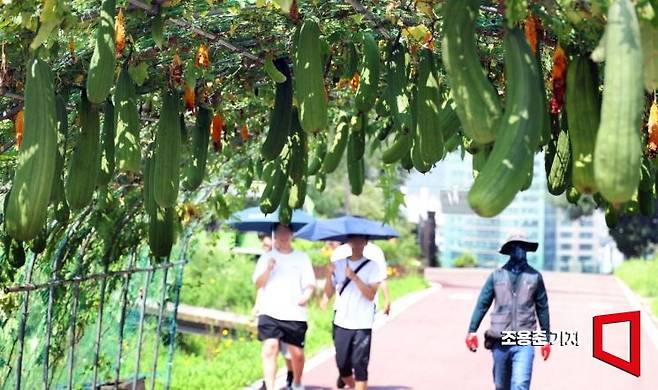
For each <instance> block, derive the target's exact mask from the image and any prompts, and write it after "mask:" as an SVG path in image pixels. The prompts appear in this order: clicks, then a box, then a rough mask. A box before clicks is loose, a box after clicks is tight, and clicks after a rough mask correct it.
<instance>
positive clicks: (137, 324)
mask: <svg viewBox="0 0 658 390" xmlns="http://www.w3.org/2000/svg"><path fill="white" fill-rule="evenodd" d="M189 240H190V233H189V231H187V232H185V233H184V235H183V237H182V240H181V241H180V242H179V245H178V246H177V247H176V251H174V252H172V257H174V256H175V257H176V259H175V260H172V259H171V257H170V258H167V259H155V258H152V257H149V256H148V251H147V250H146V249H145V248H137V249H136V250H135V251H134V252H132V253H131V254H129V255H128V256H124V257H125V259H124V260H123V261H120V262H115V263H114V266H113V267H111V266H110V265H109V264H105V265H103V266H101V267H100V268H101V271H100V272H95V273H91V272H90V273H87V274H83V273H81V272H78V271H79V270H80V269H81V268H83V267H80V263H81V261H82V258H84V253H81V251H82V252H84V250H85V248H84V246H82V248H81V249H80V250H79V251H78V252H77V254H76V259H73V260H75V261H76V262H77V265H76V268H75V269H76V271H75V272H73V275H63V274H62V273H60V272H54V273H53V274H52V275H46V278H45V280H44V281H42V282H36V281H35V280H33V279H34V272H33V271H34V270H35V265H36V264H38V263H39V262H45V261H48V260H49V259H42V258H41V257H40V256H39V255H34V254H32V255H30V256H29V257H28V259H27V264H26V268H25V270H24V272H23V274H22V280H21V281H20V283H19V284H16V285H13V286H5V287H4V288H2V291H3V293H4V298H5V299H14V300H15V302H17V304H18V305H20V306H19V307H18V310H16V311H14V315H13V317H14V318H13V321H11V320H10V321H6V322H5V325H3V328H2V329H1V330H0V335H4V339H3V340H4V342H3V343H2V344H1V345H0V389H1V390H4V389H12V388H13V389H16V390H18V389H33V388H44V389H77V388H82V389H112V388H113V389H135V390H137V389H146V388H147V387H148V388H150V389H154V388H155V387H156V383H157V385H158V388H165V389H168V388H169V387H170V383H171V375H172V369H173V364H172V362H173V354H174V349H175V345H176V336H175V335H176V321H175V318H176V314H177V307H178V303H179V297H180V289H181V285H182V278H183V270H184V266H185V264H186V262H187V246H188V243H189ZM58 260H61V259H56V260H55V261H58ZM69 260H70V259H69ZM60 268H61V267H60V266H59V264H54V267H53V269H55V270H58V269H60ZM112 268H114V269H112ZM91 292H93V294H92V293H91ZM96 293H97V294H96ZM90 297H91V298H90ZM88 298H89V299H88ZM147 300H149V302H153V301H155V302H157V304H158V311H157V314H156V315H153V316H150V317H149V316H148V314H147V313H146V302H147ZM167 303H172V304H173V307H174V310H173V312H171V313H170V314H165V308H166V306H167ZM82 309H84V310H82ZM94 312H95V317H92V316H91V315H90V313H94ZM66 317H68V321H64V322H67V323H65V324H62V321H61V319H62V318H66ZM163 338H165V340H164V342H163V340H162V339H163ZM8 339H11V341H12V342H9V343H7V342H6V341H7V340H8ZM161 344H164V345H166V350H163V349H161V348H160V346H161ZM149 348H150V350H149ZM163 371H164V372H163Z"/></svg>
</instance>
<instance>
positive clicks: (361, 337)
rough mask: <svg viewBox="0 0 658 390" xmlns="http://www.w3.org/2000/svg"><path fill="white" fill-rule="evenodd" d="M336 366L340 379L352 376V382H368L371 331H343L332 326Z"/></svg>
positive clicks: (338, 327) (343, 329)
mask: <svg viewBox="0 0 658 390" xmlns="http://www.w3.org/2000/svg"><path fill="white" fill-rule="evenodd" d="M333 336H334V345H335V347H336V365H337V366H338V372H339V373H340V376H341V377H342V378H345V377H348V376H352V375H354V380H355V381H358V382H364V381H367V380H368V363H370V343H371V339H372V329H345V328H341V327H340V326H336V325H334V335H333Z"/></svg>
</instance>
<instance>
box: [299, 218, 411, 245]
mask: <svg viewBox="0 0 658 390" xmlns="http://www.w3.org/2000/svg"><path fill="white" fill-rule="evenodd" d="M356 234H358V235H365V236H368V238H369V239H370V240H386V239H389V238H393V237H399V236H400V234H399V233H398V232H397V231H395V229H393V228H392V227H391V226H389V225H387V224H385V223H382V222H376V221H372V220H370V219H367V218H363V217H355V216H351V215H348V216H345V217H339V218H332V219H327V220H324V221H315V222H313V223H310V224H308V225H306V226H304V227H303V228H302V229H300V230H299V231H298V232H297V233H295V237H297V238H304V239H307V240H311V241H343V242H344V241H347V236H349V235H356Z"/></svg>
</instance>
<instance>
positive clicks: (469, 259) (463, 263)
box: [452, 252, 477, 268]
mask: <svg viewBox="0 0 658 390" xmlns="http://www.w3.org/2000/svg"><path fill="white" fill-rule="evenodd" d="M452 265H453V266H454V267H457V268H466V267H475V266H476V265H477V260H475V256H473V254H472V253H469V252H466V253H462V254H461V255H460V256H459V257H458V258H456V259H455V261H454V262H453V264H452Z"/></svg>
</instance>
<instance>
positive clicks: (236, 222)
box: [226, 207, 315, 234]
mask: <svg viewBox="0 0 658 390" xmlns="http://www.w3.org/2000/svg"><path fill="white" fill-rule="evenodd" d="M313 221H315V219H314V218H313V217H312V216H311V215H310V214H308V213H306V212H304V211H302V210H293V212H292V219H291V222H290V226H291V227H292V230H293V231H297V230H299V229H301V228H302V227H303V226H304V225H306V224H309V223H311V222H313ZM226 223H228V224H229V225H230V226H231V227H232V228H234V229H237V230H240V231H243V232H263V233H267V234H269V233H271V232H272V229H273V228H274V225H276V224H277V223H279V210H278V209H277V210H276V211H275V212H273V213H272V214H268V215H265V214H263V213H262V212H261V211H260V208H259V207H250V208H248V209H244V210H242V211H238V212H237V213H234V214H233V215H231V217H230V218H229V219H228V221H226Z"/></svg>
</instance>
